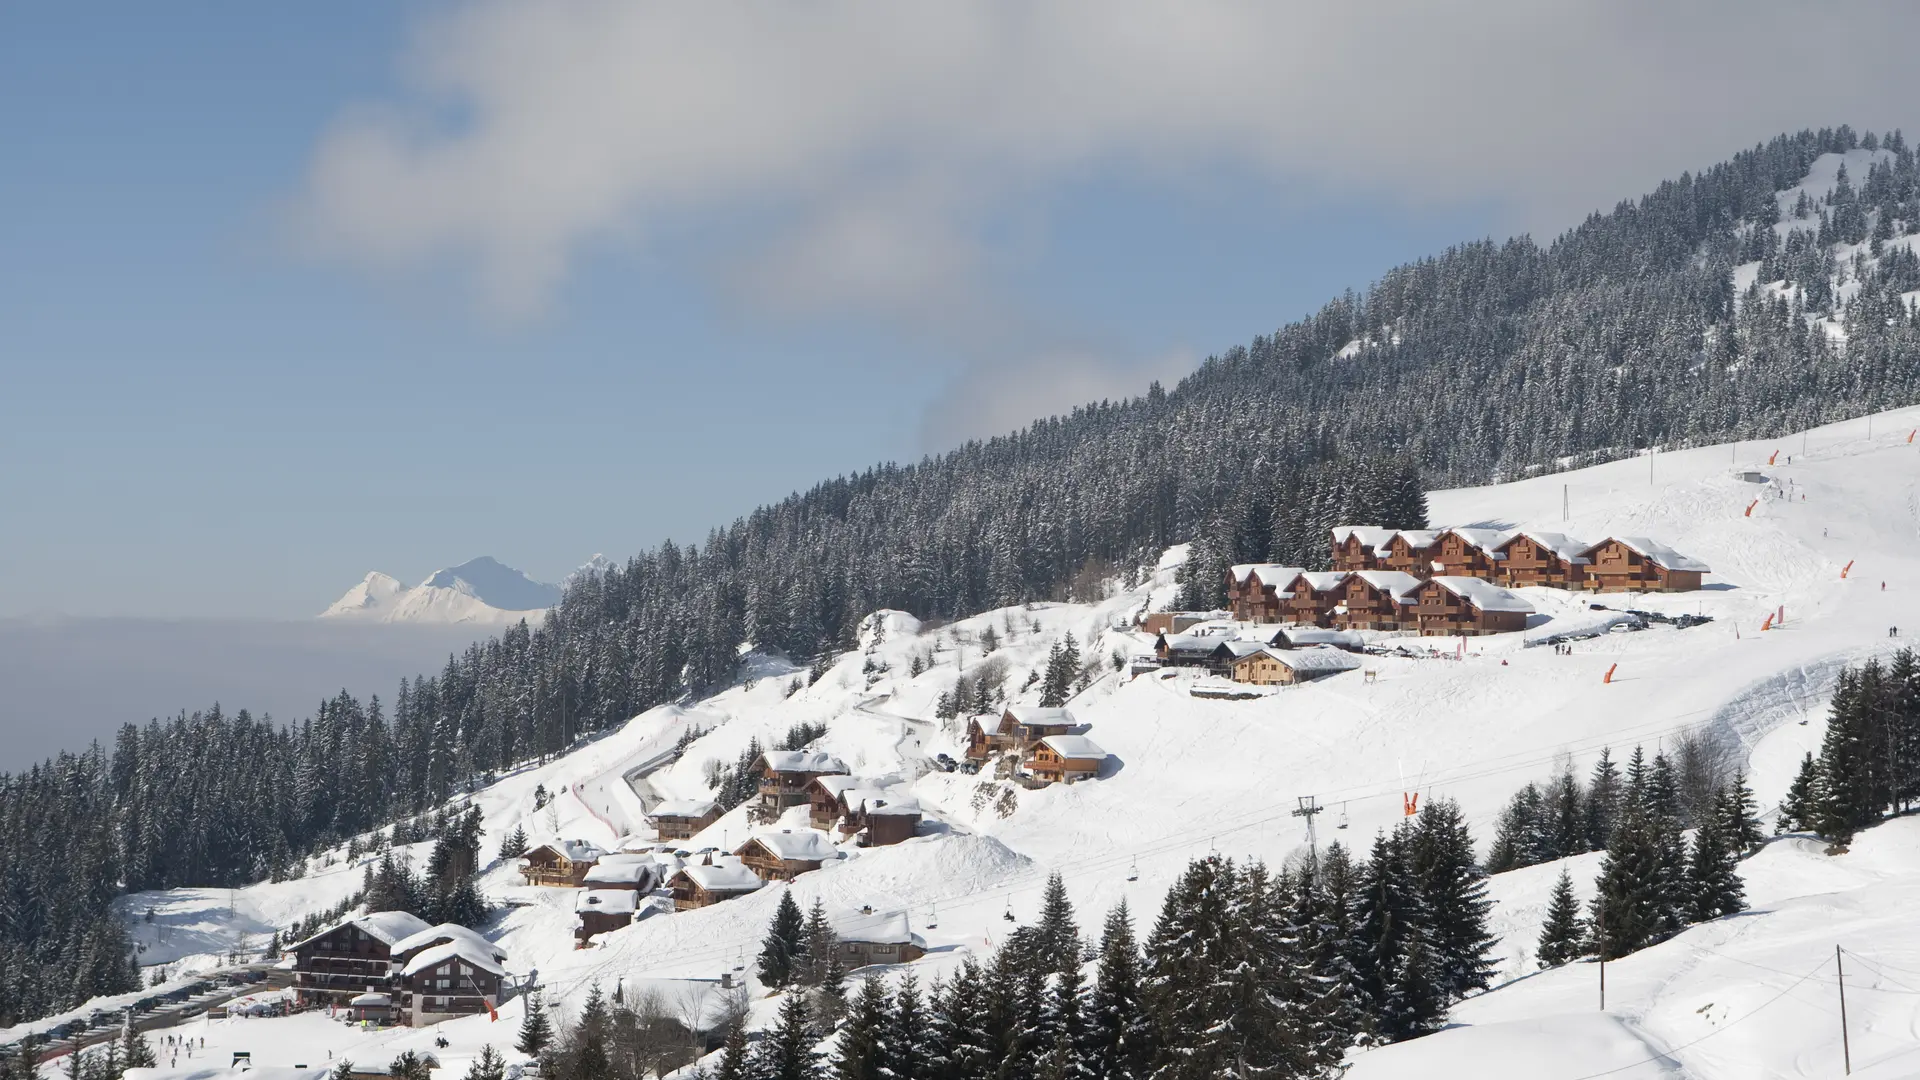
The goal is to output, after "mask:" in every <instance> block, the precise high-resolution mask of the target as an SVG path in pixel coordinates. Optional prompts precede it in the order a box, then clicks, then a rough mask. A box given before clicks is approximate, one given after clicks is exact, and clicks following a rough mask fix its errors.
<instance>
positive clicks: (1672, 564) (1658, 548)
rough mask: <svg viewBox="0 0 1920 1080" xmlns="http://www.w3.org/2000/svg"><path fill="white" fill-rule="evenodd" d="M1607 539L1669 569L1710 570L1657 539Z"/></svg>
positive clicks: (1703, 572) (1602, 542)
mask: <svg viewBox="0 0 1920 1080" xmlns="http://www.w3.org/2000/svg"><path fill="white" fill-rule="evenodd" d="M1609 539H1613V540H1618V541H1619V542H1620V543H1622V544H1625V545H1626V546H1627V547H1629V548H1632V549H1633V550H1634V551H1637V552H1639V553H1640V555H1641V557H1643V558H1646V559H1651V560H1653V561H1654V562H1657V563H1659V564H1660V565H1661V566H1664V567H1666V568H1667V569H1669V570H1693V571H1697V572H1699V573H1702V574H1705V573H1710V572H1711V571H1710V570H1709V569H1708V567H1707V564H1706V563H1703V562H1701V561H1700V560H1699V559H1696V558H1694V557H1693V556H1691V555H1682V554H1680V553H1679V552H1677V551H1675V550H1673V549H1672V548H1670V547H1668V546H1667V545H1665V544H1663V543H1661V542H1660V541H1658V540H1654V539H1650V538H1648V537H1645V536H1615V537H1610V538H1609ZM1604 543H1606V541H1605V540H1602V541H1601V542H1600V544H1604ZM1600 544H1594V545H1592V546H1591V547H1589V548H1587V551H1586V552H1585V553H1591V552H1592V551H1593V550H1594V549H1596V548H1598V547H1600Z"/></svg>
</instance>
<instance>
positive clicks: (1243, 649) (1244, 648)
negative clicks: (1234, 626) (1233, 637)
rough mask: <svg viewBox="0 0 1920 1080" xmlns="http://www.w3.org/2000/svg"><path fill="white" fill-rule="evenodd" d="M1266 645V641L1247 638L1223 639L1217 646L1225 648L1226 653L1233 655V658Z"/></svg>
mask: <svg viewBox="0 0 1920 1080" xmlns="http://www.w3.org/2000/svg"><path fill="white" fill-rule="evenodd" d="M1266 647H1267V643H1266V642H1264V641H1260V640H1257V639H1248V640H1241V641H1223V642H1221V643H1220V645H1219V648H1222V649H1225V650H1227V654H1228V655H1229V656H1231V657H1233V658H1234V659H1235V660H1238V659H1240V658H1241V657H1243V656H1245V655H1247V654H1248V653H1256V652H1259V651H1260V650H1261V649H1264V648H1266Z"/></svg>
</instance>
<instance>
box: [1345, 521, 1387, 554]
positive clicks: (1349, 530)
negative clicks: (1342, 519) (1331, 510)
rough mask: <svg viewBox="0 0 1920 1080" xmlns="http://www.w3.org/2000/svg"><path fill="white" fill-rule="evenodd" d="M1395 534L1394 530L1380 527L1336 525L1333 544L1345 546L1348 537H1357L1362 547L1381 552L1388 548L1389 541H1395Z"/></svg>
mask: <svg viewBox="0 0 1920 1080" xmlns="http://www.w3.org/2000/svg"><path fill="white" fill-rule="evenodd" d="M1393 533H1394V530H1392V529H1382V528H1380V527H1379V526H1378V525H1335V526H1334V527H1333V542H1334V543H1336V544H1345V543H1346V542H1347V538H1348V537H1350V536H1357V537H1359V538H1360V543H1361V545H1362V546H1364V547H1369V548H1372V549H1373V550H1375V551H1379V550H1380V549H1381V548H1384V547H1386V546H1387V541H1389V540H1392V539H1393Z"/></svg>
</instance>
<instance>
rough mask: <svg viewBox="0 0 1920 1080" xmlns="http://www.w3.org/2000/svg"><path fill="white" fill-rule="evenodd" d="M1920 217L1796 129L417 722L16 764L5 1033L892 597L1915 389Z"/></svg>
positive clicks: (469, 663)
mask: <svg viewBox="0 0 1920 1080" xmlns="http://www.w3.org/2000/svg"><path fill="white" fill-rule="evenodd" d="M1823 155H1826V156H1823ZM1842 163H1844V164H1845V165H1846V167H1847V168H1848V169H1850V170H1852V171H1851V173H1849V174H1845V176H1844V179H1843V174H1842V173H1841V172H1840V170H1839V165H1840V164H1842ZM1810 174H1811V177H1810ZM1829 177H1830V181H1829ZM1916 223H1920V170H1917V169H1916V162H1915V159H1914V154H1913V152H1912V150H1911V149H1909V148H1908V147H1907V146H1906V145H1905V143H1904V142H1903V141H1902V140H1901V139H1900V137H1899V136H1897V135H1896V136H1892V137H1889V138H1886V139H1884V140H1883V139H1878V138H1875V137H1873V136H1871V135H1868V136H1861V135H1858V134H1857V133H1855V132H1853V131H1851V130H1850V129H1847V128H1844V127H1842V128H1838V129H1831V130H1823V131H1820V132H1803V133H1800V134H1798V135H1792V136H1781V137H1779V138H1776V139H1773V140H1772V141H1770V142H1768V143H1766V144H1765V145H1762V146H1757V147H1755V148H1754V149H1753V150H1750V151H1747V152H1745V153H1742V154H1740V155H1738V156H1736V157H1735V158H1734V159H1733V160H1732V161H1729V162H1726V163H1723V164H1720V165H1716V166H1713V167H1711V168H1709V169H1706V170H1704V171H1702V172H1700V173H1699V174H1697V175H1687V176H1682V177H1680V178H1679V179H1676V180H1673V181H1670V182H1668V183H1665V184H1663V185H1661V187H1660V188H1659V189H1658V190H1657V191H1655V192H1653V193H1652V194H1649V195H1646V196H1644V197H1642V198H1641V199H1639V200H1637V201H1632V202H1623V203H1621V204H1620V205H1619V206H1618V207H1616V208H1615V209H1614V210H1613V211H1611V212H1610V213H1605V214H1595V215H1594V216H1592V217H1591V218H1590V219H1588V220H1587V221H1586V222H1584V223H1582V224H1581V225H1580V226H1578V227H1577V228H1575V229H1572V230H1570V231H1569V232H1567V233H1566V234H1565V235H1563V236H1561V237H1560V238H1558V239H1557V240H1555V241H1553V242H1552V243H1551V244H1549V245H1546V246H1542V245H1540V244H1537V243H1535V242H1533V241H1532V240H1529V239H1515V240H1509V241H1506V242H1502V243H1495V242H1491V241H1483V242H1477V243H1472V244H1466V245H1462V246H1460V247H1458V248H1455V249H1452V250H1450V251H1448V252H1446V253H1445V254H1443V255H1440V256H1437V257H1435V258H1431V259H1426V260H1422V261H1419V262H1416V263H1413V264H1409V265H1406V266H1403V267H1399V268H1396V269H1394V270H1392V271H1389V272H1388V273H1387V274H1385V275H1384V276H1383V277H1382V278H1381V280H1380V281H1379V282H1377V283H1376V284H1375V285H1373V286H1372V287H1371V288H1370V289H1369V290H1367V292H1366V293H1365V294H1364V295H1360V294H1349V295H1347V296H1344V297H1341V298H1339V299H1337V300H1335V301H1333V302H1331V303H1329V304H1328V305H1327V306H1325V307H1324V308H1322V309H1321V310H1320V311H1319V312H1317V313H1316V314H1314V315H1313V316H1311V317H1310V318H1307V319H1304V320H1302V321H1300V322H1297V323H1293V324H1290V325H1287V326H1284V327H1282V328H1281V329H1279V330H1278V331H1276V332H1275V333H1274V334H1272V335H1270V336H1263V337H1260V338H1257V339H1255V340H1254V341H1253V342H1251V343H1250V344H1249V345H1247V346H1246V347H1244V348H1240V347H1236V348H1234V349H1231V350H1228V351H1227V352H1226V353H1224V354H1222V355H1221V356H1218V357H1216V358H1213V359H1211V360H1209V361H1208V362H1207V363H1206V364H1204V365H1203V366H1202V367H1201V368H1200V369H1199V370H1198V371H1196V372H1195V373H1194V374H1193V375H1191V376H1189V377H1188V378H1186V379H1184V380H1182V381H1181V382H1180V384H1179V385H1178V386H1176V387H1174V388H1173V389H1172V390H1171V391H1163V390H1162V389H1161V388H1159V387H1158V386H1156V387H1154V388H1153V389H1152V390H1151V391H1150V392H1148V393H1147V394H1146V395H1145V396H1143V397H1140V398H1136V399H1133V400H1130V401H1124V402H1102V403H1099V404H1096V405H1090V406H1088V407H1086V408H1084V409H1080V410H1076V411H1075V412H1074V413H1073V414H1072V415H1069V416H1064V417H1054V418H1050V419H1046V420H1041V421H1038V422H1036V423H1035V424H1033V425H1032V426H1030V427H1029V428H1027V429H1025V430H1024V431H1021V432H1017V433H1014V434H1010V435H1007V436H1004V437H1001V438H996V439H992V440H988V441H985V442H974V443H969V444H967V445H965V446H962V447H960V448H958V449H955V450H953V451H951V452H949V453H946V454H942V455H939V456H936V457H930V458H927V459H925V460H922V461H920V462H918V463H914V464H909V465H885V466H879V467H876V468H873V469H870V470H867V471H866V472H863V473H860V474H858V475H852V476H846V477H841V478H838V479H835V480H831V481H828V482H826V483H823V484H821V485H819V486H817V487H815V488H813V489H812V490H810V491H807V492H805V493H798V494H795V495H793V496H791V497H789V498H788V499H786V500H784V501H782V502H780V503H778V504H775V505H771V506H766V507H762V508H760V509H758V510H755V511H754V512H753V513H751V514H749V515H747V516H746V517H744V518H742V519H740V520H738V521H736V522H734V523H733V524H731V525H729V526H727V527H725V528H721V529H716V530H714V531H713V532H712V533H711V534H710V535H709V536H708V537H707V538H706V540H705V541H704V542H703V543H700V544H697V545H685V546H682V545H678V544H672V543H669V544H664V545H662V546H661V547H659V548H658V549H655V550H652V551H648V552H645V553H642V554H640V555H637V556H635V557H634V558H632V559H630V560H629V561H628V562H627V563H626V564H625V565H624V566H620V567H617V568H614V569H610V570H608V571H606V572H604V573H601V574H596V575H591V576H588V577H586V578H583V579H581V580H579V581H576V582H575V583H574V584H573V585H572V586H571V587H570V588H569V589H568V590H567V591H566V593H565V595H564V596H563V598H562V601H561V603H560V605H559V606H558V607H557V608H555V609H554V610H553V611H552V613H551V614H550V615H549V616H548V617H547V619H546V621H545V622H544V623H543V624H542V625H541V626H539V627H528V626H526V625H524V624H523V625H519V626H515V627H513V628H510V629H508V630H507V631H505V632H503V633H502V634H501V635H500V637H499V638H497V639H495V640H492V641H490V642H487V643H485V644H482V645H476V646H474V647H472V648H470V649H469V650H467V651H466V652H465V653H464V654H463V655H461V656H458V657H453V658H450V659H449V662H448V664H447V665H446V667H445V668H444V669H443V670H442V671H441V672H439V673H438V674H436V675H433V676H428V677H421V678H417V679H415V680H413V681H411V682H409V683H407V684H405V685H403V686H402V687H401V688H400V693H399V694H398V695H397V696H396V697H395V698H394V699H392V700H391V702H390V703H389V704H390V713H389V712H384V711H383V710H382V707H381V705H380V704H379V703H378V702H377V701H375V702H373V703H370V704H367V705H363V704H362V703H361V702H359V701H357V700H354V699H353V698H351V697H349V696H347V695H344V694H343V695H342V696H341V697H340V698H339V699H337V700H336V701H334V702H330V703H329V704H328V706H327V708H326V709H324V710H323V711H322V713H321V714H320V715H319V716H317V717H316V718H315V719H314V721H313V722H312V723H311V724H303V725H302V726H301V727H299V728H298V729H297V730H282V729H278V728H277V727H276V726H275V725H272V724H270V723H267V722H265V721H262V720H256V719H253V718H249V717H244V716H242V717H237V718H230V717H225V716H222V717H219V718H218V719H215V718H213V717H196V718H190V719H189V718H183V719H181V720H179V721H176V722H175V723H173V724H170V725H164V726H162V725H152V726H149V727H148V728H146V729H145V730H135V729H131V728H130V729H129V730H128V731H126V732H123V734H122V736H121V738H120V740H119V743H118V744H117V745H116V747H115V749H114V750H113V751H112V752H111V753H108V752H106V751H96V752H93V753H88V754H80V755H72V756H63V757H62V758H60V759H58V760H55V761H53V762H50V763H48V764H47V765H45V766H43V767H41V768H38V769H36V770H33V771H31V772H29V773H26V774H21V775H17V776H9V777H5V778H0V882H4V887H3V888H0V969H4V970H5V971H6V972H8V973H9V977H8V978H7V979H5V980H0V1022H4V1019H5V1018H6V1017H7V1016H9V1015H11V1016H14V1017H18V1016H23V1015H33V1014H36V1013H38V1012H41V1011H44V1010H46V1009H48V1008H52V1007H54V1006H55V1005H57V1004H59V1003H61V1002H64V1001H69V1000H78V999H81V998H85V997H86V996H88V995H89V994H90V993H94V992H98V991H100V990H103V989H107V988H109V987H110V986H112V985H113V984H114V983H115V981H116V980H122V979H124V978H125V972H124V970H123V969H122V966H121V965H119V964H118V962H117V961H115V960H114V959H113V955H114V953H115V950H116V949H117V947H118V945H117V939H114V938H113V935H114V933H115V931H114V930H113V929H112V927H111V924H110V920H108V919H106V917H105V910H104V899H105V898H106V897H108V896H111V895H112V894H113V893H114V892H116V891H118V890H119V889H121V888H123V887H128V886H132V887H144V888H154V887H165V886H169V885H179V884H225V883H232V882H235V881H241V880H246V879H248V878H249V877H256V876H260V875H263V874H266V873H270V872H272V871H273V870H274V869H275V868H277V867H279V866H283V865H285V864H286V863H287V862H288V861H289V860H290V859H291V858H292V857H294V856H296V855H298V854H301V853H303V852H307V851H311V850H314V849H315V848H316V846H318V845H321V844H324V843H327V842H330V841H332V840H334V839H337V838H339V837H342V836H346V835H350V834H352V833H354V832H357V831H359V830H361V829H363V828H366V827H368V826H369V825H371V824H373V823H377V822H380V821H386V820H392V819H393V818H395V817H396V816H399V815H402V814H407V813H413V812H417V811H419V810H422V809H424V808H427V807H430V806H433V805H436V804H438V803H439V802H441V801H442V800H444V799H445V798H446V797H447V796H448V795H449V794H450V793H452V792H453V791H455V790H456V789H458V788H460V787H461V786H463V785H464V784H466V783H468V782H470V781H472V780H474V779H476V778H480V777H483V776H485V775H486V774H488V773H489V772H491V771H495V770H499V769H502V768H505V767H506V766H508V765H510V764H513V763H515V762H519V761H524V760H527V759H529V758H531V757H534V756H537V755H541V754H548V753H553V752H555V751H558V750H560V749H562V748H563V747H565V746H567V745H569V744H570V743H571V742H572V741H573V740H574V739H575V738H576V737H577V736H578V735H579V734H581V733H583V732H591V731H596V730H602V729H605V728H608V727H611V726H613V725H616V724H619V723H622V722H624V721H625V720H626V719H627V718H629V717H631V716H633V715H635V714H636V713H639V712H641V711H643V710H645V709H647V708H649V707H652V706H655V705H658V704H660V703H662V702H666V701H671V700H674V699H676V698H678V697H680V696H682V695H685V694H688V693H690V692H699V691H701V690H703V689H704V688H707V687H711V686H715V685H718V684H720V683H722V682H723V681H724V680H725V679H726V678H727V677H728V675H729V674H730V673H731V671H732V669H733V666H734V664H735V663H736V662H737V658H738V657H739V655H740V645H741V643H742V642H743V641H748V642H753V643H755V644H758V645H761V646H765V647H768V648H774V649H779V650H783V651H785V652H786V653H787V654H789V655H790V656H793V657H796V658H802V659H805V658H812V657H816V656H819V655H821V654H822V653H824V652H827V651H830V650H833V649H835V648H839V647H843V646H845V645H846V644H848V643H850V642H851V640H852V637H853V633H854V628H855V627H856V626H857V624H858V622H859V620H860V619H861V618H863V617H864V616H865V615H867V614H868V613H869V612H872V611H874V610H876V609H880V608H897V609H902V610H906V611H911V612H913V613H914V614H916V615H918V616H921V617H922V618H928V619H938V618H951V617H954V616H960V615H965V614H969V613H973V612H978V611H983V610H986V609H989V608H992V607H995V606H999V605H1005V604H1011V603H1018V602H1020V601H1024V600H1029V599H1037V598H1064V597H1073V596H1080V595H1084V594H1085V590H1086V589H1087V588H1088V587H1089V586H1090V585H1091V584H1092V583H1093V582H1095V581H1097V580H1099V579H1100V578H1101V577H1103V576H1106V575H1107V574H1110V573H1121V574H1125V573H1126V572H1128V571H1129V569H1130V568H1137V567H1144V566H1148V565H1151V563H1152V561H1153V560H1154V558H1155V557H1156V556H1157V555H1158V553H1159V552H1160V551H1161V550H1163V549H1164V548H1165V547H1167V546H1168V545H1169V544H1172V543H1176V542H1181V541H1187V540H1193V541H1196V547H1195V549H1194V552H1193V557H1192V559H1191V560H1190V565H1191V566H1192V567H1193V568H1194V572H1195V573H1196V574H1197V575H1198V579H1199V580H1200V581H1201V582H1202V583H1204V582H1206V581H1209V580H1217V576H1216V577H1213V578H1210V577H1209V575H1212V574H1215V572H1216V571H1217V569H1218V567H1220V566H1222V565H1224V564H1225V563H1227V562H1231V561H1234V560H1235V559H1238V558H1248V557H1260V558H1266V557H1273V558H1279V559H1284V560H1286V561H1290V562H1301V563H1307V564H1311V563H1312V562H1313V561H1314V560H1316V559H1318V558H1320V557H1322V552H1323V547H1322V545H1323V544H1324V542H1325V541H1324V537H1325V532H1324V530H1325V528H1326V527H1327V526H1329V525H1332V524H1334V523H1337V522H1338V521H1340V520H1341V519H1346V518H1376V519H1381V520H1386V519H1390V518H1392V517H1394V516H1399V515H1402V514H1404V513H1411V512H1413V510H1414V509H1415V508H1416V507H1417V496H1418V488H1419V486H1420V484H1421V483H1423V482H1424V483H1425V484H1427V485H1435V486H1437V485H1440V484H1460V483H1470V482H1482V481H1488V480H1494V479H1502V478H1509V479H1510V478H1514V477H1517V476H1520V475H1522V474H1524V473H1526V472H1528V471H1529V470H1536V469H1545V468H1558V467H1563V466H1565V465H1569V464H1577V463H1582V462H1590V461H1598V460H1604V459H1607V458H1610V457H1616V456H1619V455H1621V454H1624V453H1627V452H1629V451H1631V450H1632V449H1634V448H1636V447H1645V446H1647V445H1650V444H1659V445H1661V446H1674V445H1686V444H1701V443H1709V442H1713V441H1715V440H1717V439H1722V438H1728V437H1745V436H1752V435H1757V434H1762V433H1766V434H1773V433H1777V432H1779V431H1782V430H1790V429H1794V428H1801V427H1807V426H1812V425H1814V424H1817V423H1820V422H1823V421H1829V420H1833V419H1838V418H1842V417H1845V416H1852V415H1858V414H1860V413H1863V412H1867V411H1870V410H1872V409H1875V408H1883V407H1888V406H1892V405H1897V404H1904V403H1909V402H1913V401H1915V400H1920V368H1917V367H1916V363H1915V361H1916V358H1920V338H1916V335H1915V329H1914V326H1913V323H1912V316H1911V314H1910V312H1909V311H1908V308H1907V305H1906V304H1905V303H1904V299H1905V298H1904V297H1903V294H1904V293H1906V292H1907V291H1909V290H1912V289H1915V288H1920V259H1916V258H1915V257H1914V254H1913V252H1912V250H1911V248H1910V247H1909V246H1907V245H1908V244H1909V243H1910V242H1911V241H1912V240H1913V239H1915V238H1916V237H1915V233H1914V229H1915V225H1916ZM156 704H157V705H158V704H161V703H156ZM166 704H168V705H171V704H173V703H166ZM51 850H60V851H62V852H63V853H65V857H63V858H59V859H48V858H46V853H47V852H48V851H51ZM196 853H197V854H196ZM29 973H31V974H29Z"/></svg>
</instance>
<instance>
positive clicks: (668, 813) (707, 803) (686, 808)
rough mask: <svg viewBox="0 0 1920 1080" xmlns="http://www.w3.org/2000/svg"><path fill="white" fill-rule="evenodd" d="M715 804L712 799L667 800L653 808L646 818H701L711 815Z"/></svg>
mask: <svg viewBox="0 0 1920 1080" xmlns="http://www.w3.org/2000/svg"><path fill="white" fill-rule="evenodd" d="M717 805H719V804H717V803H715V802H714V801H713V800H712V799H668V800H667V801H666V802H663V803H661V804H660V805H658V806H656V807H654V808H653V812H652V813H650V814H648V815H647V816H648V817H654V818H663V817H683V818H703V817H706V816H707V815H708V814H711V813H713V809H714V807H715V806H717Z"/></svg>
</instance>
